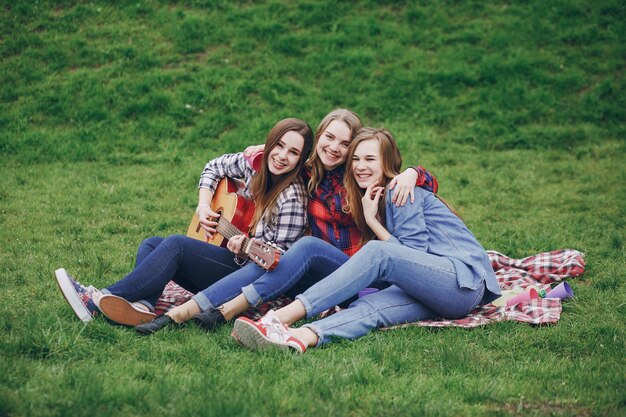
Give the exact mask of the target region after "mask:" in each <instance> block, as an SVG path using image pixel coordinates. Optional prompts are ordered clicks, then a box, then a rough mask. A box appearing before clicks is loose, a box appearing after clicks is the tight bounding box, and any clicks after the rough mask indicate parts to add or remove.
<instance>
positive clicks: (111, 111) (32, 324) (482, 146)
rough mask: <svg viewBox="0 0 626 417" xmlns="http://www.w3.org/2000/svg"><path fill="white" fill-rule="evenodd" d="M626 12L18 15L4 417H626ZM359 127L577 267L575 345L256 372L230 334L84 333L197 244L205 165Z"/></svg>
mask: <svg viewBox="0 0 626 417" xmlns="http://www.w3.org/2000/svg"><path fill="white" fill-rule="evenodd" d="M625 22H626V5H625V4H624V2H623V1H620V0H614V1H611V0H598V1H593V2H590V1H578V0H570V1H566V0H562V1H558V0H554V1H518V2H500V1H452V0H449V1H440V2H435V1H431V2H429V1H382V2H375V1H371V2H365V1H363V2H349V1H328V2H322V1H313V0H306V1H300V2H297V4H296V3H295V2H290V1H271V2H262V1H232V2H231V1H208V0H206V1H201V0H197V1H193V0H189V1H183V2H179V3H175V2H170V3H166V2H158V1H142V0H138V1H133V2H123V1H120V2H115V3H113V2H111V4H108V3H106V2H96V1H94V2H72V1H55V2H52V1H50V2H48V1H26V0H14V1H7V0H4V1H0V177H1V178H2V180H1V181H0V294H2V296H1V297H0V357H1V358H2V359H1V360H0V416H5V415H6V416H94V417H95V416H108V415H110V416H120V415H133V416H134V415H137V416H194V415H207V416H229V415H251V416H291V415H301V416H310V415H336V416H365V415H368V416H369V415H375V416H378V415H380V416H383V415H384V416H388V415H392V416H393V415H397V416H403V415H416V416H417V415H442V416H461V415H463V416H465V415H468V416H482V415H488V416H507V415H516V416H517V415H519V416H545V415H552V416H613V415H626V395H625V393H626V363H625V355H624V352H625V351H626V349H625V348H626V346H625V340H626V332H625V328H626V319H625V318H626V288H625V285H624V281H625V278H626V272H625V271H626V251H625V248H624V246H625V240H626V233H625V230H626V227H625V224H626V222H625V220H624V216H625V214H626V187H625V185H624V184H626V168H625V166H626V158H625V157H626V143H625V138H626V129H625V124H624V120H626V82H625V80H624V67H625V63H626V62H625V61H626V60H625V57H626V42H625V40H626V36H625ZM339 106H341V107H349V108H352V109H353V110H355V111H356V112H358V113H359V114H360V115H361V116H362V117H363V119H364V122H365V124H367V125H374V126H383V125H384V126H385V127H387V128H388V129H390V130H391V131H392V132H393V133H394V134H395V135H396V137H397V139H398V141H399V143H400V147H401V149H402V151H403V155H404V161H405V165H410V164H421V165H424V166H426V167H427V168H428V169H429V170H431V171H432V172H433V173H434V174H435V175H437V177H438V179H439V181H440V193H441V195H443V196H445V197H446V198H447V199H448V200H449V201H450V202H451V203H452V204H453V205H454V206H455V207H457V208H458V209H459V211H460V213H461V215H462V216H463V218H464V220H465V221H466V223H467V224H468V226H469V227H470V228H471V229H472V230H473V231H474V232H475V234H476V236H477V237H478V239H479V240H480V241H481V243H482V244H483V246H485V248H487V249H494V250H497V251H499V252H503V253H505V254H508V255H510V256H513V257H524V256H529V255H533V254H536V253H538V252H543V251H549V250H554V249H562V248H572V249H577V250H580V251H582V252H584V253H585V254H586V261H587V270H586V272H585V274H584V275H583V276H582V277H579V278H576V279H570V280H569V283H570V284H571V286H572V288H573V290H574V292H575V294H576V297H575V299H574V300H571V301H568V302H565V303H564V305H563V313H562V317H561V321H560V322H559V323H558V324H556V325H553V326H546V327H531V326H528V325H524V324H520V323H500V324H495V325H491V326H486V327H483V328H478V329H474V330H462V329H451V328H444V329H437V330H433V329H425V328H407V329H401V330H396V331H389V332H374V333H372V334H370V335H368V336H366V337H364V338H362V339H360V340H358V341H354V342H350V341H344V342H340V343H334V344H332V345H328V346H327V347H324V348H321V349H312V350H310V351H309V352H307V353H306V354H305V355H304V356H296V355H292V354H284V353H282V352H265V353H258V352H249V351H247V350H244V349H242V348H240V347H238V346H237V345H235V344H234V343H233V342H232V341H231V339H230V337H229V333H230V328H228V327H227V328H223V329H221V330H220V331H218V332H216V333H213V334H207V333H204V332H202V331H201V330H199V329H198V328H196V327H194V326H188V327H186V328H184V329H183V330H179V331H169V332H167V331H166V332H162V333H159V334H157V335H155V336H153V337H149V338H140V337H138V336H137V335H136V334H135V332H134V330H133V329H127V328H122V327H115V326H111V325H109V324H108V323H107V322H106V321H105V320H103V319H101V318H100V319H97V320H95V321H94V322H92V323H90V324H89V325H86V326H85V325H83V324H82V323H81V322H80V321H79V320H78V319H76V317H75V316H74V315H73V313H72V312H71V309H70V308H69V306H68V305H67V303H66V302H65V301H64V299H63V298H62V296H61V295H60V293H59V291H58V289H57V288H56V284H55V282H54V279H53V271H54V270H55V269H56V268H58V267H65V268H67V269H68V270H69V271H70V273H72V274H74V275H75V276H77V277H78V279H80V280H81V281H82V282H85V283H87V284H93V285H96V286H101V287H104V286H106V285H109V284H111V283H113V282H114V281H116V280H117V279H119V278H121V277H122V276H124V274H125V273H127V272H128V271H129V270H130V268H132V265H133V262H134V254H135V251H136V248H137V245H138V244H139V243H140V242H141V240H142V239H144V238H146V237H148V236H152V235H169V234H173V233H181V232H184V231H185V230H186V226H187V223H188V220H189V218H190V215H191V213H192V211H193V209H194V208H195V204H196V201H197V190H196V186H197V181H198V178H199V174H200V172H201V170H202V168H203V167H204V164H205V162H206V161H207V160H209V159H210V158H213V157H215V156H217V155H220V154H222V153H225V152H234V151H239V150H242V149H243V148H244V147H245V146H247V145H249V144H256V143H261V142H263V140H264V138H265V135H266V133H267V131H268V130H269V128H270V127H271V126H272V125H273V124H274V123H275V122H276V121H277V120H279V119H281V118H284V117H288V116H295V117H300V118H303V119H305V120H307V121H309V123H310V124H311V125H312V126H314V127H315V126H316V125H317V124H318V122H319V120H320V119H321V117H323V116H324V115H325V114H326V113H327V112H328V111H330V110H331V109H333V108H335V107H339Z"/></svg>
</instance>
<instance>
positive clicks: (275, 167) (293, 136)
mask: <svg viewBox="0 0 626 417" xmlns="http://www.w3.org/2000/svg"><path fill="white" fill-rule="evenodd" d="M303 148H304V137H302V135H301V134H299V133H298V132H294V131H289V132H287V133H285V134H284V135H283V137H282V138H280V140H279V141H278V143H276V146H274V147H273V148H272V150H270V153H269V155H268V158H267V168H268V169H269V171H270V174H272V175H273V176H274V177H277V176H279V175H283V174H287V173H288V172H291V171H292V170H293V169H294V168H295V167H296V166H297V165H298V162H299V161H300V158H301V156H302V149H303Z"/></svg>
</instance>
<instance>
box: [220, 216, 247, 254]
mask: <svg viewBox="0 0 626 417" xmlns="http://www.w3.org/2000/svg"><path fill="white" fill-rule="evenodd" d="M220 226H222V227H220ZM217 229H221V230H218V232H220V233H221V234H222V235H223V236H224V237H225V238H226V239H231V238H233V237H234V236H237V235H242V234H244V233H242V232H241V230H239V229H237V228H236V227H235V226H234V225H233V224H232V223H231V222H229V221H228V220H226V219H225V218H223V217H220V219H219V221H218V222H217ZM247 244H248V237H247V236H246V237H245V238H244V240H243V243H242V247H246V245H247Z"/></svg>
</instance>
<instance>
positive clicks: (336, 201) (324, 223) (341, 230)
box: [304, 166, 438, 256]
mask: <svg viewBox="0 0 626 417" xmlns="http://www.w3.org/2000/svg"><path fill="white" fill-rule="evenodd" d="M413 168H414V169H415V170H416V171H417V173H418V177H417V181H416V182H415V185H417V186H419V187H422V188H424V189H426V190H428V191H431V192H434V193H436V192H437V189H438V183H437V179H436V178H435V176H434V175H432V174H431V173H430V172H428V171H427V170H426V169H425V168H423V167H421V166H419V167H413ZM344 172H345V168H344V167H339V168H337V169H334V170H332V171H325V172H324V178H323V179H322V181H321V182H320V185H319V186H318V187H317V190H316V191H315V192H314V194H313V195H312V196H311V197H310V198H309V205H308V210H307V211H308V213H309V225H310V227H311V235H312V236H315V237H317V238H320V239H322V240H324V241H326V242H328V243H330V244H331V245H333V246H335V247H336V248H338V249H340V250H341V251H343V252H344V253H345V254H346V255H348V256H352V255H354V254H355V253H356V252H357V251H358V250H359V249H361V245H360V241H361V231H360V230H359V229H357V227H356V224H355V223H354V220H353V219H352V217H351V216H350V215H348V214H346V213H344V212H343V207H344V206H345V204H346V197H345V188H344V186H343V175H344ZM304 176H305V180H306V181H308V180H309V173H308V172H306V173H305V175H304Z"/></svg>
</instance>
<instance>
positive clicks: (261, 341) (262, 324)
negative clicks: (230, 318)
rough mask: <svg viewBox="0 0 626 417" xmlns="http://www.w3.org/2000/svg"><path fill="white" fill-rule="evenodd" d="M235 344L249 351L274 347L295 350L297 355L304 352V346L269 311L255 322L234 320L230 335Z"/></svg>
mask: <svg viewBox="0 0 626 417" xmlns="http://www.w3.org/2000/svg"><path fill="white" fill-rule="evenodd" d="M232 336H233V338H234V339H235V340H236V341H237V343H240V344H242V345H243V346H245V347H247V348H249V349H266V348H268V347H276V348H279V349H283V350H295V351H296V352H298V353H304V352H306V346H305V344H304V343H302V342H301V341H300V340H298V339H296V338H295V337H294V336H293V335H292V334H291V332H290V331H289V328H287V326H285V325H284V324H283V323H282V322H281V321H280V320H279V319H278V317H276V315H275V314H274V311H273V310H270V311H269V312H268V313H267V314H266V315H265V316H263V317H261V318H260V319H259V320H257V321H253V320H250V319H249V318H246V317H240V318H238V319H237V320H235V325H234V328H233V333H232Z"/></svg>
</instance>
